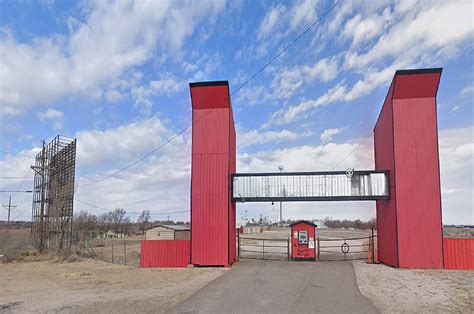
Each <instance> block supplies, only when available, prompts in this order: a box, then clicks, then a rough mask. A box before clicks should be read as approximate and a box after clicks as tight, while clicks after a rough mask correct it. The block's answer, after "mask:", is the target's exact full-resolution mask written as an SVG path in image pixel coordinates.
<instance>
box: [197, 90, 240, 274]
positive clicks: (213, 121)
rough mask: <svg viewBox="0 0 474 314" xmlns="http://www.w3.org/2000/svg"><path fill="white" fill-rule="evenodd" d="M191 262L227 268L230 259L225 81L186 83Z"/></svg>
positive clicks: (231, 136) (231, 155) (230, 130)
mask: <svg viewBox="0 0 474 314" xmlns="http://www.w3.org/2000/svg"><path fill="white" fill-rule="evenodd" d="M189 85H190V89H191V101H192V108H193V131H192V164H191V263H192V264H194V265H202V266H229V265H231V264H232V263H233V262H234V260H235V253H236V252H235V251H236V248H235V203H232V201H231V194H230V193H231V181H230V175H231V173H235V167H236V166H235V162H236V159H235V149H236V146H235V127H234V118H233V113H232V105H231V100H230V95H229V84H228V82H227V81H216V82H201V83H191V84H189Z"/></svg>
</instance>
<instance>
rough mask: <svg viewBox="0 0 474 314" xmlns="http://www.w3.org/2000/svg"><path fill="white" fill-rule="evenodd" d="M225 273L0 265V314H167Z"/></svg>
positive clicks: (83, 264) (94, 264)
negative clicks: (163, 313)
mask: <svg viewBox="0 0 474 314" xmlns="http://www.w3.org/2000/svg"><path fill="white" fill-rule="evenodd" d="M226 271H227V269H225V268H187V269H158V268H154V269H150V268H148V269H143V268H132V267H127V266H123V265H114V264H109V263H105V262H101V261H95V260H92V259H83V260H81V261H78V262H73V263H52V262H50V261H41V262H21V263H3V264H0V283H1V284H0V312H1V313H38V312H39V313H44V312H58V313H97V312H101V313H105V312H108V313H146V312H153V313H162V312H165V311H166V310H167V309H169V308H170V307H172V306H174V305H176V304H177V303H179V302H181V301H183V300H185V299H187V298H188V297H189V296H191V295H192V294H193V293H194V292H196V291H197V290H199V289H200V288H202V287H203V286H204V285H206V284H207V283H208V282H210V281H212V280H214V279H215V278H217V277H219V276H220V275H221V274H223V273H224V272H226Z"/></svg>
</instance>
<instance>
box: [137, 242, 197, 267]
mask: <svg viewBox="0 0 474 314" xmlns="http://www.w3.org/2000/svg"><path fill="white" fill-rule="evenodd" d="M190 261H191V260H190V241H189V240H143V241H142V243H141V256H140V267H186V266H187V265H188V264H189V263H190Z"/></svg>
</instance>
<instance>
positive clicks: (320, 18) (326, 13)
mask: <svg viewBox="0 0 474 314" xmlns="http://www.w3.org/2000/svg"><path fill="white" fill-rule="evenodd" d="M341 2H342V0H339V1H337V2H336V3H334V4H333V5H332V6H331V7H330V8H329V9H328V10H327V11H326V12H324V13H323V14H322V15H321V16H320V17H319V18H318V19H317V20H316V21H314V22H313V23H312V24H311V25H310V26H309V27H308V28H306V29H305V30H304V31H303V32H302V33H301V34H299V35H298V36H297V37H296V38H295V39H293V41H292V42H291V43H289V44H288V45H287V46H286V47H285V48H283V49H282V50H280V52H278V53H277V54H276V55H275V56H273V58H271V59H270V61H268V62H267V63H266V64H265V65H264V66H262V67H261V68H260V69H259V70H258V71H257V72H255V73H254V74H253V75H252V76H251V77H250V78H249V79H248V80H246V81H245V82H244V83H243V84H241V85H240V86H239V87H238V88H237V89H236V90H235V91H234V92H233V93H232V94H230V95H231V96H233V95H234V94H235V93H237V92H238V91H239V90H241V89H242V88H243V87H244V86H245V85H247V84H248V83H249V82H250V81H252V80H253V79H254V78H256V77H257V76H258V75H259V74H260V73H262V72H263V71H264V70H265V69H266V68H268V67H269V66H270V65H271V64H272V63H273V62H275V60H276V59H278V58H279V57H280V56H281V55H282V54H283V53H285V52H286V51H287V50H288V49H290V48H291V47H292V46H293V45H294V44H296V42H297V41H298V40H300V39H301V37H303V36H304V35H306V33H307V32H309V31H310V30H311V29H312V28H313V27H314V26H315V25H316V24H318V23H319V22H320V21H321V20H322V19H323V18H325V17H326V16H327V15H328V14H329V13H331V11H332V10H334V8H335V7H336V6H338V5H339V4H340V3H341Z"/></svg>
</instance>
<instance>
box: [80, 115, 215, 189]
mask: <svg viewBox="0 0 474 314" xmlns="http://www.w3.org/2000/svg"><path fill="white" fill-rule="evenodd" d="M210 113H211V111H208V112H207V113H205V114H204V115H203V116H202V117H201V118H199V119H198V120H196V121H194V122H192V123H191V124H190V125H189V126H188V127H186V128H184V129H182V130H181V131H180V132H178V133H176V134H175V135H173V136H172V137H170V138H169V139H168V140H167V141H166V142H164V143H162V144H161V145H160V146H158V147H157V148H155V149H153V150H152V151H150V152H148V153H147V154H145V155H144V156H142V157H141V158H139V159H137V160H135V161H134V162H132V163H131V164H129V165H127V166H126V167H124V168H122V169H120V170H117V171H115V172H114V173H112V174H109V175H107V176H105V177H103V178H101V179H98V180H95V181H92V182H88V183H84V184H81V185H78V186H77V187H76V189H77V188H79V187H81V186H87V185H91V184H95V183H98V182H101V181H104V180H107V179H109V178H111V177H114V176H116V175H117V174H119V173H121V172H123V171H125V170H127V169H128V168H130V167H132V166H134V165H136V164H137V163H139V162H141V161H143V160H145V159H147V158H148V157H150V156H151V155H153V154H154V153H156V152H158V151H159V150H161V149H162V148H163V147H165V146H166V145H168V144H169V143H171V142H172V141H173V140H175V139H176V138H177V137H178V136H180V135H182V134H184V133H186V132H187V131H188V130H189V129H191V127H192V126H193V125H194V124H196V123H198V122H199V121H201V120H202V119H203V118H204V117H205V116H207V115H208V114H210Z"/></svg>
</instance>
